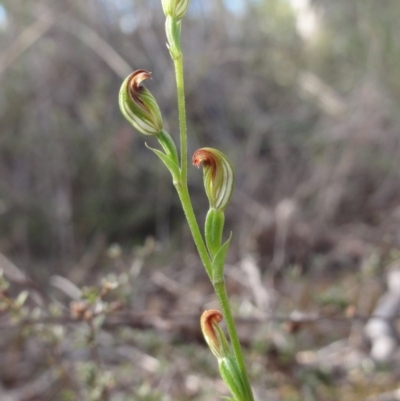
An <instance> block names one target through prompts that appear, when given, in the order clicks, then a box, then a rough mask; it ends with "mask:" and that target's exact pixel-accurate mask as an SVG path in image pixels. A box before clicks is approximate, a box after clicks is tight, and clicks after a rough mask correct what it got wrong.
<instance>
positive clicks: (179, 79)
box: [173, 52, 187, 183]
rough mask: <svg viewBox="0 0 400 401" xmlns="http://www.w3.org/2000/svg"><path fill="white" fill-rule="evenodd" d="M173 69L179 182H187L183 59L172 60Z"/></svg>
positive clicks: (180, 56)
mask: <svg viewBox="0 0 400 401" xmlns="http://www.w3.org/2000/svg"><path fill="white" fill-rule="evenodd" d="M173 61H174V67H175V79H176V90H177V95H178V112H179V131H180V143H181V180H182V182H183V183H186V182H187V128H186V107H185V85H184V78H183V57H182V53H181V52H179V56H177V57H175V58H174V59H173Z"/></svg>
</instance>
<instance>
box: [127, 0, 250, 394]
mask: <svg viewBox="0 0 400 401" xmlns="http://www.w3.org/2000/svg"><path fill="white" fill-rule="evenodd" d="M189 3H190V0H162V7H163V10H164V14H165V16H166V21H165V29H166V36H167V41H168V42H167V47H168V49H169V52H170V55H171V58H172V61H173V63H174V69H175V78H176V87H177V98H178V111H179V130H180V141H179V145H180V154H178V149H177V147H176V145H175V141H174V139H173V138H172V137H171V135H169V133H168V132H167V131H165V129H164V126H163V120H162V115H161V111H160V109H159V107H158V104H157V102H156V100H155V98H154V97H153V95H152V94H151V93H150V91H149V90H148V89H146V88H145V87H144V86H143V85H142V82H143V81H144V80H146V79H149V78H151V73H150V72H148V71H145V70H137V71H134V72H133V73H132V74H130V75H129V76H128V77H127V78H126V79H125V81H124V82H123V84H122V86H121V90H120V93H119V106H120V109H121V112H122V114H123V115H124V117H125V118H126V119H127V120H128V121H129V123H130V124H131V125H132V126H133V127H134V128H135V129H136V130H137V131H139V132H140V133H142V134H143V135H150V136H155V137H156V138H157V140H158V142H159V143H160V145H161V147H162V149H163V150H160V149H154V148H150V147H149V146H147V145H146V146H147V147H148V148H149V149H150V150H152V151H153V152H154V153H155V154H156V155H157V156H158V157H159V158H160V159H161V161H162V162H163V163H164V164H165V166H166V168H167V169H168V170H169V171H170V173H171V176H172V181H173V184H174V186H175V188H176V191H177V193H178V196H179V199H180V201H181V204H182V208H183V211H184V213H185V216H186V219H187V222H188V224H189V228H190V231H191V233H192V236H193V240H194V242H195V244H196V247H197V250H198V252H199V256H200V258H201V261H202V263H203V265H204V267H205V270H206V272H207V274H208V277H209V278H210V280H211V283H212V285H213V288H214V290H215V294H216V296H217V298H218V300H219V303H220V306H221V309H222V312H220V311H218V310H207V311H205V312H204V313H203V314H202V316H201V319H200V323H201V329H202V332H203V335H204V338H205V340H206V342H207V344H208V346H209V348H210V350H211V351H212V353H213V354H214V356H215V357H216V358H217V361H218V366H219V370H220V373H221V377H222V378H223V380H224V381H225V383H226V385H227V387H228V388H229V390H230V392H231V394H232V397H231V398H229V400H231V401H254V397H253V393H252V390H251V387H250V384H249V380H248V376H247V371H246V367H245V363H244V358H243V352H242V349H241V345H240V342H239V338H238V334H237V331H236V326H235V322H234V320H233V317H232V312H231V308H230V305H229V300H228V295H227V291H226V287H225V280H224V265H225V258H226V255H227V252H228V249H229V244H230V240H231V237H229V238H228V239H227V240H226V241H223V240H222V236H223V228H224V220H225V217H224V211H225V209H226V207H227V206H228V204H229V201H230V199H231V196H232V192H233V187H234V171H233V168H232V165H231V163H230V161H229V159H228V158H227V157H226V155H225V154H223V153H222V152H221V151H219V150H217V149H213V148H209V147H205V148H201V149H199V150H197V151H196V152H195V153H194V155H193V158H192V161H193V164H194V165H195V166H196V167H200V165H201V164H203V179H204V187H205V192H206V195H207V197H208V200H209V204H210V207H209V210H208V213H207V216H206V221H205V228H204V237H203V235H202V233H201V231H200V228H199V225H198V223H197V219H196V215H195V213H194V211H193V207H192V202H191V198H190V194H189V190H188V185H187V165H188V160H187V159H188V156H187V129H186V110H185V91H184V74H183V72H184V71H183V56H182V50H181V41H180V38H181V21H182V19H183V17H184V16H185V14H186V12H187V10H188V7H189ZM222 318H224V319H225V322H226V327H227V330H228V333H229V338H230V342H229V341H228V340H227V338H226V336H225V333H224V331H223V330H222V328H221V327H220V326H219V322H221V320H222Z"/></svg>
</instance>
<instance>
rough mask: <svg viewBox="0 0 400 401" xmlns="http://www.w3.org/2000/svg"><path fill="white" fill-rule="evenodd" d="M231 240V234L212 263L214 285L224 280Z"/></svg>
mask: <svg viewBox="0 0 400 401" xmlns="http://www.w3.org/2000/svg"><path fill="white" fill-rule="evenodd" d="M231 239H232V233H230V235H229V238H228V239H227V240H226V241H225V242H224V244H223V245H222V246H221V248H219V251H218V252H217V254H216V255H215V257H214V259H213V261H212V263H211V264H212V279H213V283H214V284H215V283H218V282H221V281H223V280H224V266H225V259H226V254H227V253H228V249H229V245H230V243H231Z"/></svg>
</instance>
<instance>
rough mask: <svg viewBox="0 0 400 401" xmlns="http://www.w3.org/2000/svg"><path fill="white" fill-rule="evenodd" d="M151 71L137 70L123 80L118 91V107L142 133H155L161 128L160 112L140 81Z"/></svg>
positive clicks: (149, 74)
mask: <svg viewBox="0 0 400 401" xmlns="http://www.w3.org/2000/svg"><path fill="white" fill-rule="evenodd" d="M147 78H151V73H150V72H147V71H145V70H137V71H135V72H133V73H132V74H130V75H129V76H128V77H127V78H126V79H125V81H124V82H123V84H122V86H121V89H120V91H119V107H120V109H121V112H122V114H123V115H124V117H125V118H126V119H127V120H128V121H129V122H130V123H131V124H132V126H133V127H134V128H136V129H137V130H138V131H139V132H140V133H142V134H144V135H157V134H158V133H159V132H161V131H162V129H163V122H162V117H161V112H160V109H159V107H158V104H157V102H156V100H155V99H154V97H153V95H152V94H151V93H150V92H149V91H148V90H147V89H146V88H145V87H144V86H140V84H141V82H142V81H144V80H145V79H147Z"/></svg>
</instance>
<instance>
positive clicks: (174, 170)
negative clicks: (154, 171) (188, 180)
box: [145, 143, 180, 182]
mask: <svg viewBox="0 0 400 401" xmlns="http://www.w3.org/2000/svg"><path fill="white" fill-rule="evenodd" d="M145 145H146V147H147V148H148V149H150V150H152V151H153V152H154V153H155V154H156V155H157V156H158V157H159V158H160V159H161V160H162V162H163V163H164V164H165V165H166V167H167V168H168V170H169V171H170V173H171V175H172V178H173V180H174V181H176V182H177V181H179V176H180V170H179V167H178V166H177V165H176V163H175V162H174V161H173V160H171V158H170V157H169V156H168V155H166V154H165V153H163V152H161V150H158V149H154V148H151V147H150V146H148V145H147V143H146V144H145Z"/></svg>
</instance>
